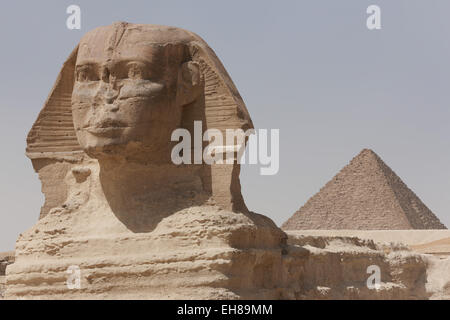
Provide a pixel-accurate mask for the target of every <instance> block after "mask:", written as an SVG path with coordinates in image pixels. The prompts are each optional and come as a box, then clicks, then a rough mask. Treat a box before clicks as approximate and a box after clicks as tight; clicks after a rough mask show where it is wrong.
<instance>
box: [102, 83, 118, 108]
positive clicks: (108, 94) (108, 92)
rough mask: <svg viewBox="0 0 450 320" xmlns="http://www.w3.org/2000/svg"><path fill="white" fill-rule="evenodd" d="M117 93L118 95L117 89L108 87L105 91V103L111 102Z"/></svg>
mask: <svg viewBox="0 0 450 320" xmlns="http://www.w3.org/2000/svg"><path fill="white" fill-rule="evenodd" d="M118 95H119V91H117V90H114V89H113V88H111V87H109V88H108V89H107V90H106V93H105V102H106V103H107V104H112V103H113V102H114V101H115V100H116V99H117V96H118Z"/></svg>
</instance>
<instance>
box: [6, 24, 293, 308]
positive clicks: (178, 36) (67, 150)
mask: <svg viewBox="0 0 450 320" xmlns="http://www.w3.org/2000/svg"><path fill="white" fill-rule="evenodd" d="M195 121H201V123H202V128H203V130H207V129H208V128H215V129H218V130H224V131H225V130H227V129H243V130H247V129H250V128H253V124H252V121H251V119H250V116H249V114H248V111H247V109H246V107H245V105H244V103H243V101H242V98H241V97H240V95H239V93H238V91H237V89H236V87H235V86H234V84H233V82H232V80H231V78H230V76H229V75H228V74H227V72H226V71H225V69H224V67H223V65H222V64H221V62H220V61H219V59H218V58H217V56H216V55H215V54H214V52H213V51H212V50H211V49H210V48H209V47H208V45H207V44H206V43H205V42H204V41H203V40H202V39H201V38H200V37H199V36H197V35H195V34H193V33H192V32H189V31H186V30H182V29H179V28H174V27H165V26H157V25H141V24H130V23H123V22H120V23H115V24H113V25H110V26H105V27H99V28H96V29H94V30H92V31H90V32H88V33H87V34H86V35H85V36H84V37H83V38H82V39H81V41H80V43H79V44H78V46H77V47H76V48H75V49H74V50H73V52H72V53H71V54H70V56H69V58H68V59H67V61H66V62H65V63H64V65H63V67H62V70H61V72H60V74H59V76H58V78H57V80H56V83H55V85H54V87H53V89H52V91H51V93H50V95H49V97H48V99H47V101H46V103H45V105H44V107H43V109H42V111H41V112H40V114H39V116H38V118H37V120H36V122H35V123H34V125H33V127H32V128H31V130H30V133H29V135H28V138H27V150H26V154H27V156H28V157H29V158H30V159H31V161H32V163H33V167H34V169H35V170H36V172H38V174H39V178H40V180H41V182H42V191H43V193H44V195H45V203H44V205H43V207H42V208H41V213H40V219H39V221H38V222H37V223H36V225H35V226H33V227H32V228H31V229H30V230H28V231H26V232H24V233H23V234H21V235H20V237H19V239H18V241H17V244H16V261H15V263H14V264H13V265H11V266H10V267H9V268H8V271H7V281H8V287H7V292H6V297H7V298H11V299H14V298H30V299H46V298H49V299H73V298H112V299H114V298H121V299H123V298H133V299H136V298H138V299H139V298H143V299H148V298H199V299H201V298H205V297H208V298H270V297H273V296H275V295H277V292H278V288H277V286H278V285H277V284H278V283H279V274H278V272H277V271H276V270H277V268H276V267H273V268H272V267H271V265H274V266H277V265H279V263H280V257H281V255H282V251H283V245H284V243H285V241H286V235H285V234H284V232H283V231H281V230H280V229H279V228H278V227H276V225H275V224H274V223H273V222H272V221H271V220H270V219H269V218H267V217H265V216H262V215H259V214H256V213H253V212H250V211H249V210H248V209H247V207H246V206H245V203H244V200H243V198H242V195H241V190H240V182H239V170H240V168H239V164H238V163H237V162H234V163H231V164H230V163H225V164H212V165H207V164H194V165H185V164H181V165H176V164H174V163H173V162H172V161H171V157H170V155H171V150H172V148H173V145H174V143H176V142H174V141H171V134H172V132H173V131H174V130H176V129H177V128H184V129H187V130H189V131H192V130H194V122H195ZM201 147H202V146H201V145H200V146H199V145H198V144H197V145H194V146H193V148H201ZM224 147H227V146H224ZM224 149H226V148H224ZM194 151H195V150H193V152H192V154H194V153H195V152H194ZM71 266H76V267H77V268H79V270H80V276H81V279H80V283H81V285H80V288H78V289H68V286H67V284H66V281H67V270H68V268H69V267H71ZM271 270H272V271H271ZM249 274H251V275H252V276H250V277H249ZM252 288H254V290H253V289H252Z"/></svg>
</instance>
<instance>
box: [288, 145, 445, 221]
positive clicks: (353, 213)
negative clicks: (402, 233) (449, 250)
mask: <svg viewBox="0 0 450 320" xmlns="http://www.w3.org/2000/svg"><path fill="white" fill-rule="evenodd" d="M282 228H283V229H284V230H302V229H303V230H308V229H309V230H313V229H323V230H333V229H348V230H353V229H357V230H406V229H446V227H445V226H444V225H443V224H442V223H441V222H440V221H439V219H438V218H437V217H436V216H435V215H434V214H433V212H431V210H430V209H428V208H427V206H426V205H425V204H424V203H423V202H422V201H421V200H420V199H419V198H418V197H417V196H416V195H415V194H414V192H412V191H411V190H410V189H409V188H408V187H407V186H406V185H405V184H404V183H403V182H402V180H401V179H400V178H399V177H398V176H397V175H396V174H395V173H394V172H393V171H392V170H391V169H390V168H389V167H388V166H387V165H386V164H385V163H384V162H383V160H381V159H380V157H378V156H377V155H376V154H375V153H374V152H373V151H372V150H368V149H365V150H363V151H362V152H361V153H360V154H359V155H357V156H356V157H355V158H354V159H353V160H352V161H351V162H350V164H348V165H347V166H346V167H344V168H343V169H342V170H341V171H340V172H339V173H338V174H337V175H336V176H335V177H334V178H333V179H332V180H331V181H330V182H328V183H327V184H326V185H325V186H324V187H323V188H322V189H321V190H320V191H319V192H318V193H317V194H315V195H314V196H313V197H311V198H310V199H309V200H308V201H307V202H306V204H305V205H304V206H303V207H301V208H300V210H298V211H297V212H296V213H294V215H293V216H292V217H291V218H289V219H288V220H287V221H286V222H285V223H284V224H283V226H282Z"/></svg>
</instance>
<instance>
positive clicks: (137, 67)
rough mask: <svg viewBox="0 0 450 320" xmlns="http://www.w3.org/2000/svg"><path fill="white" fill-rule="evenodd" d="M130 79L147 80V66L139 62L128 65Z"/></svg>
mask: <svg viewBox="0 0 450 320" xmlns="http://www.w3.org/2000/svg"><path fill="white" fill-rule="evenodd" d="M128 78H129V79H145V65H144V64H143V63H139V62H130V63H129V64H128Z"/></svg>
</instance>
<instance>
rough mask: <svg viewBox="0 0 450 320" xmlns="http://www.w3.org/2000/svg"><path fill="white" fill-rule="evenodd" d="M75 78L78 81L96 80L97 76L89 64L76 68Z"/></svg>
mask: <svg viewBox="0 0 450 320" xmlns="http://www.w3.org/2000/svg"><path fill="white" fill-rule="evenodd" d="M76 79H77V81H78V82H87V81H98V80H99V79H98V76H97V75H96V74H95V71H94V70H93V69H92V67H90V66H81V67H78V68H77V72H76Z"/></svg>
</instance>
